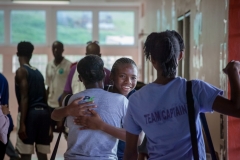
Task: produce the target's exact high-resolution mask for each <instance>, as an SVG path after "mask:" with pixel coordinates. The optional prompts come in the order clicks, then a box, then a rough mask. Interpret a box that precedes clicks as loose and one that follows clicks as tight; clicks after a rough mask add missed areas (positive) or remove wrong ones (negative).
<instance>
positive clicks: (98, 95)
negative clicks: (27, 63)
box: [64, 88, 128, 160]
mask: <svg viewBox="0 0 240 160" xmlns="http://www.w3.org/2000/svg"><path fill="white" fill-rule="evenodd" d="M80 97H84V99H83V101H85V102H86V101H91V100H93V101H94V103H95V104H96V105H97V108H95V109H94V110H95V111H96V112H97V113H98V114H99V116H100V117H101V119H102V120H103V121H104V122H106V123H108V124H109V125H112V126H115V127H118V128H120V127H121V126H122V123H123V121H124V116H125V115H126V111H127V105H128V100H127V98H126V97H125V96H123V95H120V94H116V93H110V92H107V91H104V90H103V89H100V88H91V89H86V90H84V91H82V92H79V93H77V94H74V95H73V96H72V97H71V98H70V99H69V102H68V104H70V103H71V102H72V101H73V100H75V99H77V98H80ZM73 118H74V117H72V116H68V117H67V119H66V126H67V127H68V128H69V132H68V139H67V143H68V149H67V151H66V153H65V154H64V158H65V159H66V160H69V159H70V160H79V159H81V160H117V159H118V158H117V155H116V153H117V144H118V139H117V138H115V137H113V136H111V135H109V134H107V133H105V132H102V131H100V130H90V129H88V130H79V126H78V125H76V124H74V122H73Z"/></svg>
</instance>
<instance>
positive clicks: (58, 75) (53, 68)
mask: <svg viewBox="0 0 240 160" xmlns="http://www.w3.org/2000/svg"><path fill="white" fill-rule="evenodd" d="M63 51H64V46H63V43H62V42H60V41H55V42H53V44H52V52H53V56H54V60H53V61H50V62H48V64H47V68H46V80H45V85H47V97H48V99H47V100H48V106H49V107H50V110H51V111H53V110H54V109H55V108H57V107H59V102H58V98H59V96H60V95H61V93H62V91H63V89H64V85H65V83H66V80H67V76H68V74H69V71H70V66H71V64H72V63H71V62H70V61H69V60H67V59H66V58H64V57H63ZM51 126H52V130H53V132H59V131H60V130H61V128H62V126H63V124H62V122H58V123H57V122H56V121H53V120H52V121H51Z"/></svg>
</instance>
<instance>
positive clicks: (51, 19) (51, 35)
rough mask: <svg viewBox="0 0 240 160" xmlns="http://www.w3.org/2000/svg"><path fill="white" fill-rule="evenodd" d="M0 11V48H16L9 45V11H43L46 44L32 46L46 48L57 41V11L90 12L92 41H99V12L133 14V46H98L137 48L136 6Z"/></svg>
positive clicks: (34, 7) (11, 7)
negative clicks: (0, 36) (0, 17)
mask: <svg viewBox="0 0 240 160" xmlns="http://www.w3.org/2000/svg"><path fill="white" fill-rule="evenodd" d="M0 10H3V12H4V22H5V23H4V32H5V39H4V40H5V41H4V43H2V44H0V46H4V45H9V46H16V44H14V43H11V11H14V10H18V11H31V10H32V11H33V10H37V11H45V16H46V17H45V18H46V26H45V27H46V42H45V43H44V44H34V46H40V47H42V46H43V47H46V46H49V45H51V43H52V42H54V41H55V40H57V32H56V30H57V11H90V12H92V19H93V28H92V40H97V41H99V28H98V22H99V12H101V11H109V12H111V11H114V12H118V11H119V12H121V11H129V12H133V13H134V44H133V45H108V44H100V45H101V46H104V47H107V48H108V47H120V48H134V47H137V46H138V30H139V28H138V26H139V7H138V6H137V5H133V6H119V7H117V4H116V6H114V5H113V6H112V5H111V6H98V5H96V6H90V5H89V6H87V5H38V6H37V5H34V4H31V5H19V4H18V5H17V4H8V5H2V6H1V7H0ZM64 46H67V47H78V48H79V47H80V48H81V47H85V46H86V44H72V45H71V44H66V45H64Z"/></svg>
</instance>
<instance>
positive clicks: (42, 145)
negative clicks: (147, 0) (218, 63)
mask: <svg viewBox="0 0 240 160" xmlns="http://www.w3.org/2000/svg"><path fill="white" fill-rule="evenodd" d="M33 49H34V48H33V45H32V44H31V43H29V42H20V43H19V44H18V51H17V56H18V57H19V62H20V67H19V69H18V70H17V71H16V78H15V82H16V96H17V100H18V104H19V114H18V122H19V124H18V125H17V126H18V139H17V144H16V150H17V151H18V153H19V154H20V157H21V159H24V160H25V159H31V154H33V153H34V146H33V145H34V144H35V147H36V153H37V156H38V159H40V160H45V159H47V154H48V153H50V147H49V145H50V142H51V141H52V137H53V136H52V135H53V134H52V132H54V131H56V132H59V131H61V130H65V129H64V128H65V127H66V128H67V129H68V130H67V132H68V134H67V151H66V152H65V154H64V159H67V160H79V159H81V160H99V159H100V160H112V159H119V160H121V159H124V160H134V159H135V160H137V159H138V160H144V159H146V158H148V159H150V160H153V159H154V160H157V159H161V160H169V159H179V160H185V159H189V160H190V159H193V150H192V144H191V134H190V128H189V123H188V121H189V119H188V109H187V104H188V103H187V99H186V82H187V80H186V79H184V78H182V77H178V76H177V67H178V63H179V61H180V60H181V59H182V58H183V55H184V42H183V39H182V37H181V36H180V35H179V34H178V33H177V32H176V31H169V30H167V31H164V32H160V33H151V34H150V35H149V36H148V37H147V39H146V41H145V44H144V48H143V49H144V53H145V57H146V59H147V60H149V61H150V62H151V63H152V65H153V67H154V68H155V69H156V71H157V78H156V80H154V81H153V82H151V83H149V84H147V85H145V86H144V87H142V88H141V89H139V90H135V87H136V84H137V78H138V68H137V65H136V63H135V62H134V61H133V60H132V59H129V58H125V57H123V58H120V59H118V60H117V61H116V62H115V63H114V64H113V66H112V69H111V71H109V70H107V69H106V68H104V63H103V61H102V59H101V54H100V47H99V45H98V44H97V42H95V41H94V42H89V43H88V45H87V47H86V56H85V57H84V58H82V59H81V60H80V61H79V62H78V63H75V64H71V63H70V62H69V61H68V60H66V59H65V58H64V57H63V56H62V53H63V51H64V47H63V44H62V43H61V42H59V41H56V42H54V43H53V46H52V51H53V55H54V57H55V58H54V60H53V61H52V62H49V63H48V65H47V71H46V81H45V82H46V83H44V79H43V76H42V75H41V73H40V72H39V71H38V70H37V69H36V68H34V67H33V66H31V65H30V64H29V61H30V59H31V56H32V52H33ZM223 72H224V73H226V75H227V76H228V78H229V82H230V87H231V98H230V99H227V98H225V97H223V96H222V95H223V92H222V91H221V90H220V89H218V88H216V87H214V86H213V85H211V84H208V83H206V82H204V81H201V80H192V94H193V99H194V109H195V123H196V136H197V140H198V152H199V156H200V157H199V159H201V160H202V159H206V153H205V146H204V141H203V134H202V129H201V122H200V118H199V113H201V112H213V111H216V112H219V113H222V114H225V115H230V116H234V117H240V98H239V96H240V62H239V61H234V60H232V61H230V62H229V63H228V64H227V66H226V68H225V69H224V70H223ZM2 81H4V80H2V79H1V86H0V87H1V88H0V91H1V98H2V97H3V92H4V90H6V88H4V85H2ZM5 81H6V80H5ZM45 85H47V91H46V90H45ZM68 94H70V96H71V97H70V99H69V100H68V101H67V98H65V97H66V95H68ZM7 104H8V103H7V102H3V101H2V99H1V110H0V118H1V121H0V129H1V132H0V140H1V143H2V144H1V145H3V146H6V145H5V144H6V143H7V135H8V133H7V129H6V128H7V127H6V126H8V125H9V120H8V118H7V116H6V115H7V114H8V113H9V110H8V107H7ZM65 104H66V105H65ZM64 118H66V121H65V123H64V124H63V119H64ZM139 146H140V147H139ZM0 158H1V157H0Z"/></svg>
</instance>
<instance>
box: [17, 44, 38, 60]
mask: <svg viewBox="0 0 240 160" xmlns="http://www.w3.org/2000/svg"><path fill="white" fill-rule="evenodd" d="M33 50H34V46H33V45H32V43H30V42H25V41H22V42H20V43H18V45H17V56H18V57H19V56H22V57H27V58H29V59H30V58H31V57H32V53H33Z"/></svg>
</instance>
